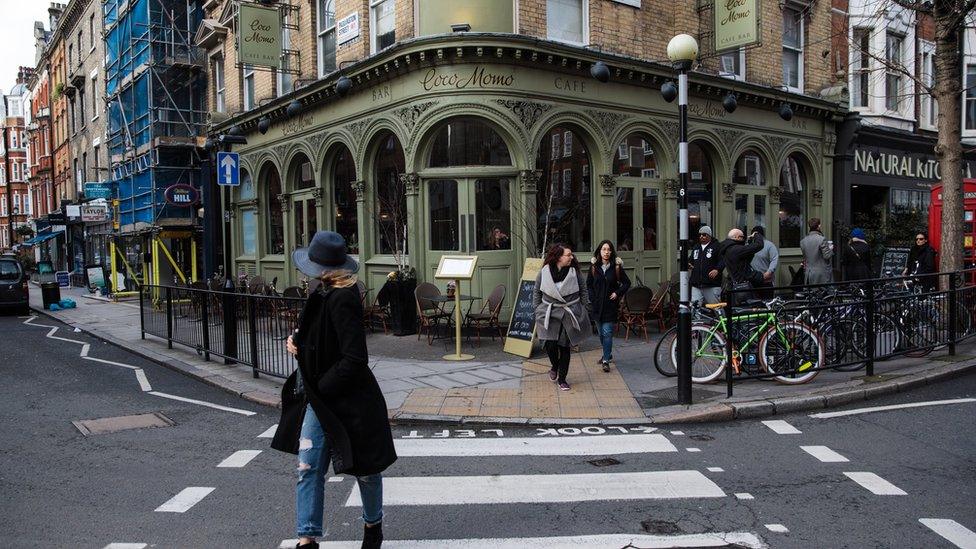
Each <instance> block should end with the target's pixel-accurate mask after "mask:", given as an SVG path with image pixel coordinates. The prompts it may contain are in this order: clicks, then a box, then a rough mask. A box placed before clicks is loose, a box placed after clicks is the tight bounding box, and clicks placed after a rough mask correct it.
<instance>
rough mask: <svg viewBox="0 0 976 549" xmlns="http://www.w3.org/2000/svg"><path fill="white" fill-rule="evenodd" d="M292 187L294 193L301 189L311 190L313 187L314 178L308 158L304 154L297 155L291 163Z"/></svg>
mask: <svg viewBox="0 0 976 549" xmlns="http://www.w3.org/2000/svg"><path fill="white" fill-rule="evenodd" d="M292 166H294V168H292V169H293V170H294V171H293V172H292V177H293V178H294V179H293V180H292V185H293V186H294V189H295V190H296V191H299V190H302V189H311V188H312V187H314V186H315V176H314V175H313V174H312V163H311V162H309V161H308V158H306V157H305V155H304V154H301V155H298V157H296V158H295V160H293V161H292Z"/></svg>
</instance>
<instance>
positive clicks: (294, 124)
mask: <svg viewBox="0 0 976 549" xmlns="http://www.w3.org/2000/svg"><path fill="white" fill-rule="evenodd" d="M313 123H314V120H313V119H312V115H310V114H300V115H298V116H297V117H295V118H292V119H290V120H289V121H288V122H286V123H285V124H284V125H283V126H281V136H282V137H288V136H291V135H295V134H296V133H299V132H301V131H302V130H305V129H308V128H311V127H312V124H313Z"/></svg>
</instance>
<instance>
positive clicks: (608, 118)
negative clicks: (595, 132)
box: [586, 109, 630, 142]
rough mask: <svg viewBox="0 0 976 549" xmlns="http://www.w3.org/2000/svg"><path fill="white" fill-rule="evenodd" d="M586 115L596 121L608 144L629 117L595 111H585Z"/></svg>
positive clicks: (616, 113) (621, 114)
mask: <svg viewBox="0 0 976 549" xmlns="http://www.w3.org/2000/svg"><path fill="white" fill-rule="evenodd" d="M586 113H587V114H589V115H590V116H592V117H593V118H594V119H595V120H596V121H597V124H598V125H599V126H600V128H602V129H603V133H604V134H605V135H606V136H607V141H608V142H609V141H610V140H611V139H613V135H614V134H615V133H616V132H617V128H619V127H620V126H623V124H624V122H626V121H627V119H628V118H630V116H629V115H626V114H623V113H619V112H611V111H603V110H597V109H586Z"/></svg>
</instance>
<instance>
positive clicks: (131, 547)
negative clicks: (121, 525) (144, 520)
mask: <svg viewBox="0 0 976 549" xmlns="http://www.w3.org/2000/svg"><path fill="white" fill-rule="evenodd" d="M145 547H148V545H147V544H145V543H110V544H108V545H106V546H105V547H103V548H102V549H144V548H145Z"/></svg>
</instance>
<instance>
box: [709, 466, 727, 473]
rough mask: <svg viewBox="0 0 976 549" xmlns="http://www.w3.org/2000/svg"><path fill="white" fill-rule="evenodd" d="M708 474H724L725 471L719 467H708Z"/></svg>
mask: <svg viewBox="0 0 976 549" xmlns="http://www.w3.org/2000/svg"><path fill="white" fill-rule="evenodd" d="M708 472H709V473H724V472H725V469H722V468H721V467H709V468H708Z"/></svg>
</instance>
